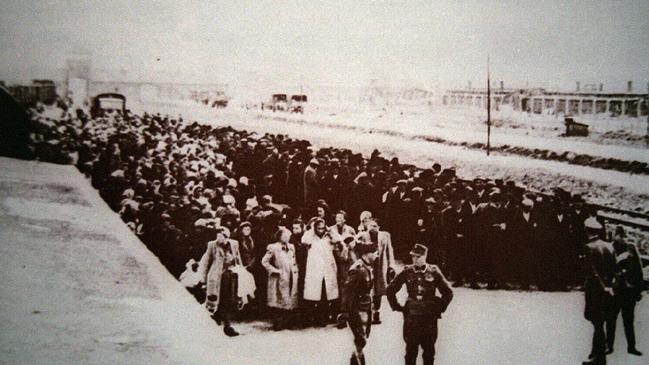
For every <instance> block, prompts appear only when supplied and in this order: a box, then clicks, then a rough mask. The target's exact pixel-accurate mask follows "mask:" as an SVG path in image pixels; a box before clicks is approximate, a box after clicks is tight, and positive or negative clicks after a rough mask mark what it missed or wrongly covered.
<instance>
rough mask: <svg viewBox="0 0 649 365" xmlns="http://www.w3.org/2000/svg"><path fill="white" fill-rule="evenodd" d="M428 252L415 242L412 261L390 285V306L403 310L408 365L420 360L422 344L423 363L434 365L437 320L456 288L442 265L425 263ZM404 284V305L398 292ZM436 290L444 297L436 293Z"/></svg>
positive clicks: (388, 294)
mask: <svg viewBox="0 0 649 365" xmlns="http://www.w3.org/2000/svg"><path fill="white" fill-rule="evenodd" d="M427 254H428V249H427V248H426V246H424V245H420V244H415V246H414V247H413V249H412V251H410V255H411V257H412V265H407V266H406V267H404V269H403V271H401V272H400V273H399V275H397V277H396V278H395V279H394V281H392V283H391V284H390V285H389V286H388V288H387V297H388V302H389V303H390V307H391V308H392V310H395V311H399V312H403V318H404V320H403V339H404V340H405V342H406V365H415V364H416V363H417V353H418V351H419V346H421V349H422V351H423V354H422V357H423V359H424V365H433V363H434V361H435V341H437V320H438V319H439V318H441V316H442V313H444V311H446V308H447V307H448V305H449V303H450V302H451V300H452V299H453V291H452V290H451V287H450V286H449V284H448V282H447V281H446V278H445V277H444V275H443V274H442V272H441V270H440V269H439V267H437V266H436V265H431V264H427V263H426V256H427ZM404 284H405V285H406V289H407V290H408V299H407V300H406V304H405V305H401V304H400V303H399V301H398V300H397V296H396V295H397V292H398V291H399V290H400V289H401V287H402V286H403V285H404ZM437 291H439V292H440V294H441V297H439V296H437V295H436V293H437Z"/></svg>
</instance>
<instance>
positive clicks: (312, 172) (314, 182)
mask: <svg viewBox="0 0 649 365" xmlns="http://www.w3.org/2000/svg"><path fill="white" fill-rule="evenodd" d="M319 165H320V162H318V159H316V158H314V159H312V160H311V162H309V166H307V168H306V169H305V170H304V205H305V206H306V207H313V206H315V202H316V200H318V172H317V169H318V166H319Z"/></svg>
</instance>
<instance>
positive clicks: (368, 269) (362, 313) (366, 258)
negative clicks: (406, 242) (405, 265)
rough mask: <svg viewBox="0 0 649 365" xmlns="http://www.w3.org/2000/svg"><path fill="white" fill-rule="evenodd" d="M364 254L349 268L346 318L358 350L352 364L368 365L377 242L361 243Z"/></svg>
mask: <svg viewBox="0 0 649 365" xmlns="http://www.w3.org/2000/svg"><path fill="white" fill-rule="evenodd" d="M354 251H355V253H356V255H357V257H360V258H359V259H358V260H356V262H354V264H352V266H351V267H350V268H349V273H348V275H347V280H346V281H345V286H344V289H343V290H344V291H343V301H342V314H341V315H342V317H343V318H345V319H346V320H347V322H348V323H349V328H350V329H351V331H352V334H353V335H354V345H355V346H356V348H355V351H354V353H353V354H352V357H351V359H350V364H351V365H364V364H365V356H364V354H363V348H364V347H365V344H366V343H367V338H368V337H369V335H370V328H371V327H372V297H373V294H374V293H373V292H374V273H373V267H374V262H375V261H376V258H377V257H378V252H377V245H376V243H367V244H365V243H358V244H356V246H355V247H354Z"/></svg>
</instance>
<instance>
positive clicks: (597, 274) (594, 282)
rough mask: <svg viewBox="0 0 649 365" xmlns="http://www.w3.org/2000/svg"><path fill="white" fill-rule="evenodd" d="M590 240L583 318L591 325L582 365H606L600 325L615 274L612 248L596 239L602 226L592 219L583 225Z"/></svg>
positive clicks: (605, 311) (605, 316)
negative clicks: (589, 347) (590, 344)
mask: <svg viewBox="0 0 649 365" xmlns="http://www.w3.org/2000/svg"><path fill="white" fill-rule="evenodd" d="M585 228H586V232H587V233H588V237H589V238H591V241H590V242H589V243H588V244H587V245H586V261H585V264H586V282H585V284H584V293H585V297H586V307H585V309H584V317H585V318H586V319H587V320H588V321H590V322H591V323H592V324H593V327H594V333H593V347H592V351H591V353H590V356H589V360H588V361H585V362H583V364H597V365H603V364H606V353H605V352H606V333H605V331H604V323H605V321H606V318H607V316H608V314H609V312H610V310H611V306H612V300H613V281H614V278H615V273H616V271H617V265H616V263H615V253H614V249H613V245H612V244H611V243H610V242H606V241H604V240H602V239H600V238H599V236H600V235H601V233H599V232H601V231H603V226H602V225H601V224H600V223H598V222H597V221H596V220H595V219H594V218H589V219H587V220H586V222H585Z"/></svg>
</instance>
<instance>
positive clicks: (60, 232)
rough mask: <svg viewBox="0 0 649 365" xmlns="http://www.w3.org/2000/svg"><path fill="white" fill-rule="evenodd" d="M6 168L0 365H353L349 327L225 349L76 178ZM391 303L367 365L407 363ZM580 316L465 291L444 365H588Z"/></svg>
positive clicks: (642, 336) (648, 327) (264, 334)
mask: <svg viewBox="0 0 649 365" xmlns="http://www.w3.org/2000/svg"><path fill="white" fill-rule="evenodd" d="M0 166H1V168H0V238H1V240H2V243H3V244H2V248H1V249H2V254H1V255H0V275H1V276H2V278H3V284H2V289H1V292H0V323H1V324H0V362H1V363H3V364H228V365H229V364H289V365H290V364H305V365H310V364H346V363H348V356H349V353H350V351H351V348H352V338H351V334H350V332H349V330H348V329H344V330H337V329H335V328H333V327H328V328H324V329H308V330H301V331H282V332H273V331H271V330H270V328H269V327H270V326H269V324H267V323H264V322H248V323H237V324H236V327H237V329H238V330H239V331H240V332H241V336H239V337H237V338H232V339H230V338H226V337H225V336H224V335H223V333H222V331H221V328H220V327H217V326H216V324H215V323H213V322H212V321H211V320H210V319H209V317H208V316H207V314H206V312H205V311H204V310H203V308H201V307H200V306H199V305H198V304H197V303H196V302H195V301H194V299H193V297H191V296H190V295H189V294H188V293H187V292H186V291H185V290H184V289H183V288H182V287H181V285H180V284H179V283H178V282H177V281H176V280H175V279H174V278H172V277H171V275H169V274H168V273H167V272H166V270H165V269H164V267H163V266H162V265H161V264H160V262H159V261H158V260H157V259H156V258H155V257H154V256H153V254H151V253H150V252H149V251H148V250H147V249H146V248H145V246H144V245H143V244H142V243H141V242H139V241H138V240H137V238H136V237H135V236H134V235H133V234H132V233H131V232H130V231H128V229H127V228H126V227H125V225H124V224H122V223H121V221H120V219H119V217H118V216H117V215H116V214H115V213H113V212H111V211H110V209H109V208H108V207H107V206H106V205H105V203H103V202H102V201H101V198H100V197H99V196H98V194H97V193H96V192H95V191H94V190H92V188H91V187H90V184H89V183H88V182H87V181H86V180H85V179H84V178H83V177H82V175H81V174H80V173H78V172H77V171H76V170H74V168H72V167H69V166H58V165H52V164H44V163H35V162H24V161H17V160H12V159H6V158H0ZM403 294H404V293H403V292H402V293H400V295H401V296H403ZM383 304H384V306H383V310H382V312H383V313H382V316H383V320H384V323H383V324H381V325H379V326H375V327H373V329H372V334H371V337H370V341H369V344H368V346H367V348H366V350H367V355H366V356H367V360H368V362H367V363H368V364H399V363H402V362H403V357H402V356H403V343H402V340H401V337H400V336H401V325H402V319H401V317H400V314H398V313H393V312H391V311H389V308H388V306H387V303H385V302H384V303H383ZM582 312H583V296H582V293H532V292H504V291H476V290H470V289H457V290H456V291H455V298H454V300H453V302H452V303H451V306H450V307H449V310H448V312H447V313H446V314H445V315H444V318H443V319H442V320H441V321H440V323H439V327H440V338H439V340H438V343H437V352H438V356H437V362H436V363H437V364H476V365H477V364H480V365H483V364H487V365H490V364H494V365H495V364H512V365H513V364H517V365H518V364H539V365H550V364H557V365H559V364H561V365H563V364H577V363H580V361H581V360H583V359H584V358H585V356H586V355H587V354H588V352H589V350H590V348H589V347H590V338H591V328H590V326H589V324H588V322H586V321H585V320H584V319H583V318H582ZM648 315H649V304H647V300H646V299H645V300H643V301H642V302H640V304H639V306H638V308H637V309H636V331H637V334H638V348H639V349H640V350H644V351H645V352H649V316H648ZM617 336H618V337H617V338H618V340H617V343H616V349H617V350H616V353H615V354H613V355H612V356H610V357H609V360H610V362H609V363H611V364H646V357H647V356H649V354H647V355H645V357H644V358H638V357H632V356H630V355H627V354H626V352H624V351H623V350H624V349H625V348H626V344H625V342H624V335H623V330H622V326H621V323H619V324H618V332H617ZM420 361H421V360H420Z"/></svg>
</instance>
